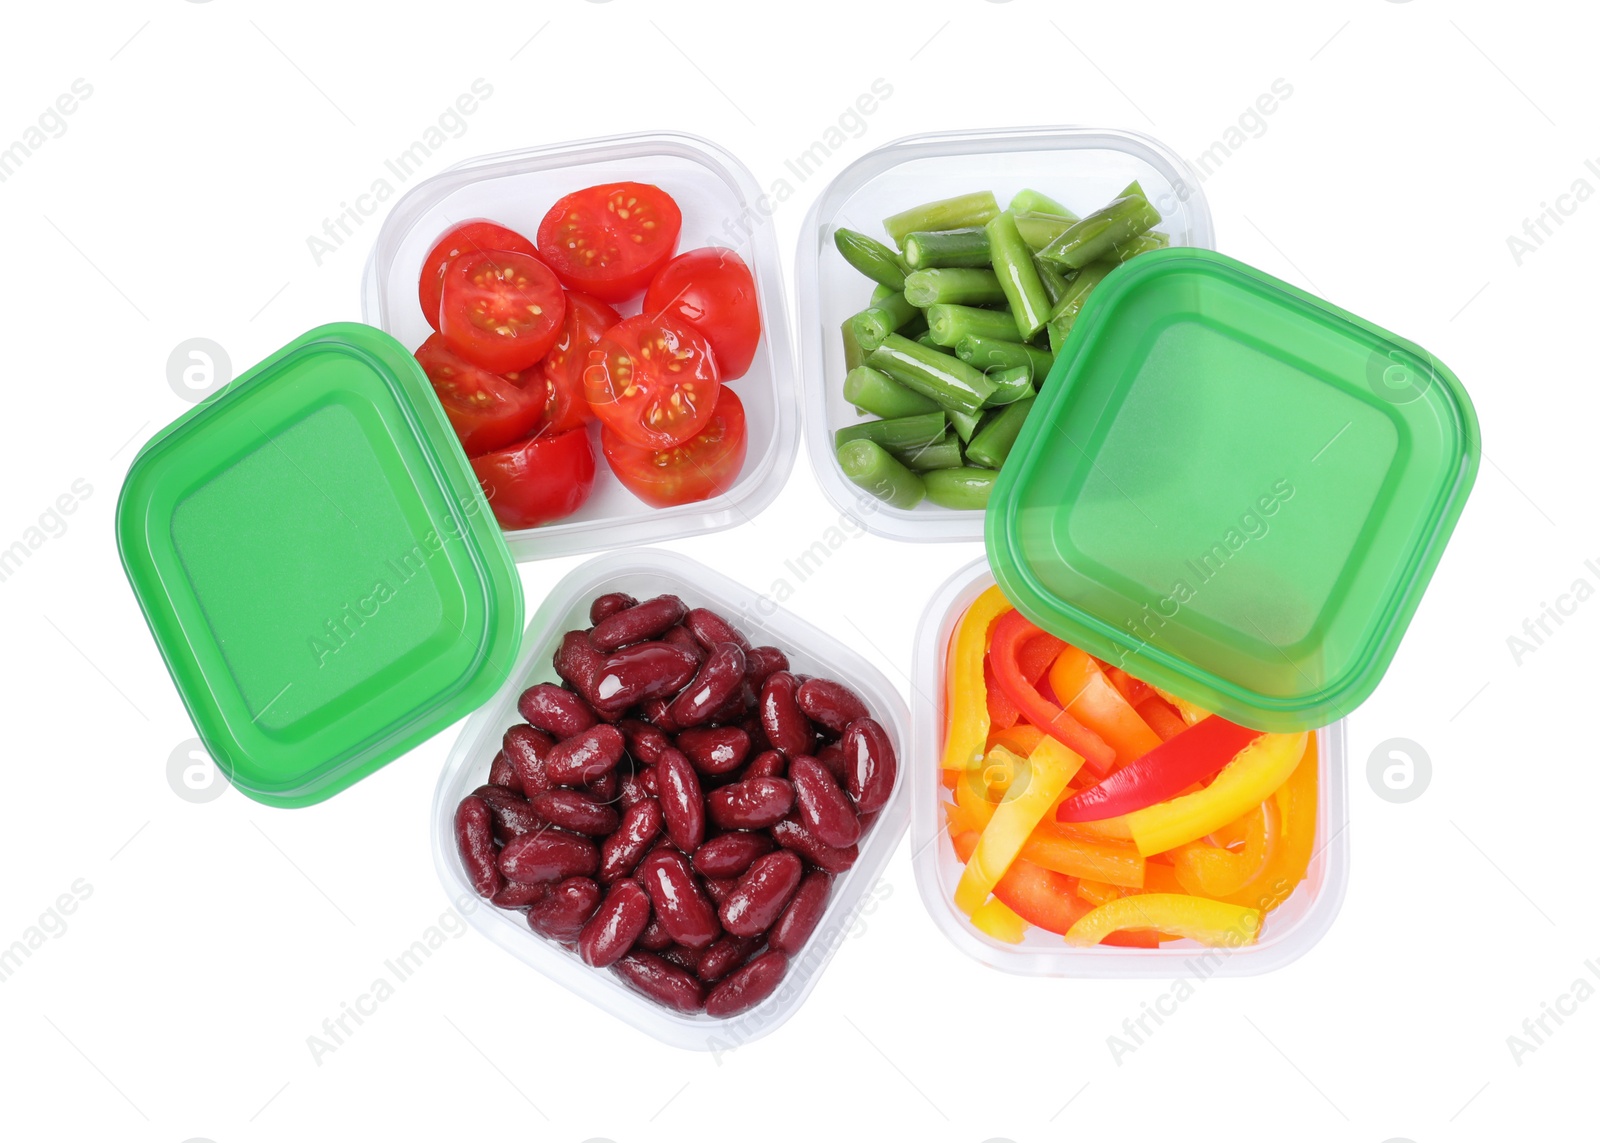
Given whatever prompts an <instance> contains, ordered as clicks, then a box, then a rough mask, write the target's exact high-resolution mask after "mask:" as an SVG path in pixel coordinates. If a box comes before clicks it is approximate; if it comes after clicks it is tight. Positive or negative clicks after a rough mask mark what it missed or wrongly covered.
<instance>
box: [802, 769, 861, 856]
mask: <svg viewBox="0 0 1600 1143" xmlns="http://www.w3.org/2000/svg"><path fill="white" fill-rule="evenodd" d="M789 781H790V782H792V783H794V800H795V805H796V806H797V807H798V808H799V810H800V822H801V824H802V825H804V826H805V827H806V829H807V830H809V831H810V832H811V834H812V835H813V836H814V837H816V839H817V840H818V841H820V842H822V843H823V844H824V845H831V846H833V847H834V848H835V849H844V848H845V847H846V846H851V845H854V844H855V843H856V842H857V841H858V840H859V839H860V837H861V821H860V819H859V818H857V817H856V811H855V807H854V806H852V805H851V804H850V799H849V798H848V797H846V796H845V792H844V791H843V790H841V789H840V788H839V783H837V782H835V781H834V780H833V775H832V774H830V773H828V768H827V767H826V766H824V765H823V764H822V763H821V762H818V761H817V760H816V759H815V758H812V757H809V756H808V755H805V754H802V755H800V756H799V757H797V758H793V759H791V760H790V761H789Z"/></svg>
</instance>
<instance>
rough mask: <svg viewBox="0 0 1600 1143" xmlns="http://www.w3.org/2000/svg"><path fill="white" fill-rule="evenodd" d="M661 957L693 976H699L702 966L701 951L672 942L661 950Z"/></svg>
mask: <svg viewBox="0 0 1600 1143" xmlns="http://www.w3.org/2000/svg"><path fill="white" fill-rule="evenodd" d="M661 959H662V960H665V961H670V962H671V963H672V964H675V965H677V966H678V967H679V968H681V969H683V971H685V972H687V973H689V974H690V975H691V976H698V975H700V974H699V971H698V970H699V968H700V953H699V952H696V951H695V950H694V949H691V948H685V947H684V946H683V945H679V944H671V945H668V946H667V947H666V948H664V949H662V950H661Z"/></svg>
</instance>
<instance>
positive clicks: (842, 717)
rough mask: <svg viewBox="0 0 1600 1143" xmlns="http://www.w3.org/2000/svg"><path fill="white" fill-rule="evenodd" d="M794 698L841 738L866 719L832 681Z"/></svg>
mask: <svg viewBox="0 0 1600 1143" xmlns="http://www.w3.org/2000/svg"><path fill="white" fill-rule="evenodd" d="M794 698H795V701H796V702H797V703H799V704H800V710H801V711H802V712H803V713H804V714H805V716H806V717H807V718H809V719H810V720H811V721H812V722H816V723H820V724H821V725H823V726H825V727H827V728H828V729H829V730H831V731H833V732H834V733H835V734H843V733H844V728H845V727H847V726H849V725H850V724H851V723H852V722H854V721H855V720H856V719H858V718H866V717H867V704H866V703H864V702H862V701H861V699H860V698H859V697H857V695H856V692H855V691H853V690H851V689H850V688H849V687H847V686H845V685H844V684H843V683H836V682H834V681H833V680H832V679H807V680H806V681H805V682H803V683H801V684H800V689H799V690H798V691H796V692H795V696H794ZM530 721H532V720H531V719H530Z"/></svg>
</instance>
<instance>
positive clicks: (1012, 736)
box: [989, 722, 1044, 756]
mask: <svg viewBox="0 0 1600 1143" xmlns="http://www.w3.org/2000/svg"><path fill="white" fill-rule="evenodd" d="M1043 737H1044V731H1042V730H1040V729H1039V728H1038V727H1037V726H1034V725H1033V724H1032V723H1029V722H1019V723H1018V724H1017V725H1015V726H1012V727H1007V728H1006V729H1005V730H1002V731H999V732H998V733H996V732H993V731H991V732H990V734H989V749H990V750H993V749H994V748H995V747H996V746H1004V747H1005V748H1006V749H1007V750H1009V751H1011V752H1012V753H1013V754H1021V755H1024V756H1026V755H1029V754H1032V753H1033V748H1034V747H1035V746H1037V745H1039V739H1041V738H1043Z"/></svg>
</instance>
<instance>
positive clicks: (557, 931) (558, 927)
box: [528, 877, 600, 941]
mask: <svg viewBox="0 0 1600 1143" xmlns="http://www.w3.org/2000/svg"><path fill="white" fill-rule="evenodd" d="M599 907H600V886H598V885H596V884H595V883H594V882H593V881H591V880H589V879H588V878H587V877H568V878H567V879H566V880H565V881H563V882H561V883H560V884H559V885H555V886H552V887H551V888H550V891H549V892H548V893H546V894H545V895H544V896H543V897H541V898H539V899H538V900H537V901H535V902H534V903H533V904H532V905H531V906H530V907H529V909H528V927H529V928H530V929H532V930H533V931H534V932H536V933H538V934H539V935H540V936H541V937H549V938H550V939H551V940H553V941H575V940H577V939H578V934H579V933H580V932H582V931H583V926H584V923H585V922H586V921H588V919H589V918H590V917H591V916H593V915H594V911H595V910H596V909H597V908H599Z"/></svg>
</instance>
